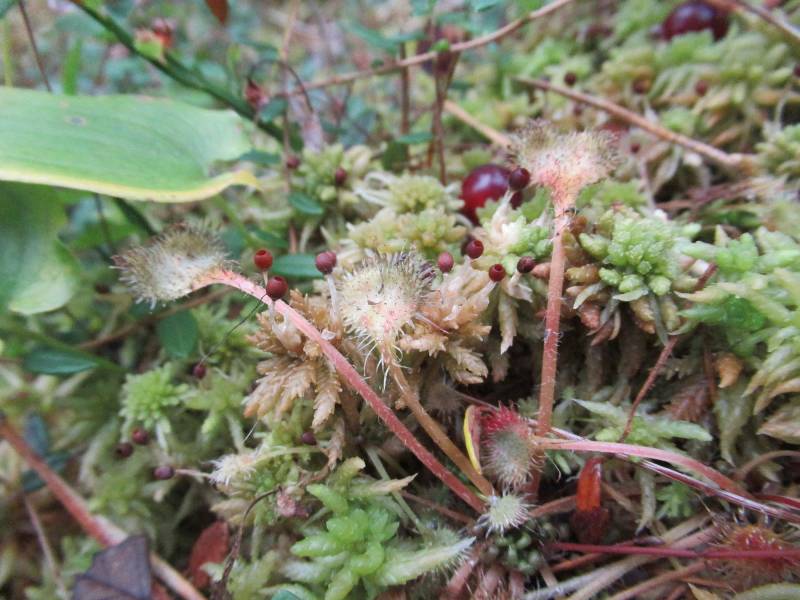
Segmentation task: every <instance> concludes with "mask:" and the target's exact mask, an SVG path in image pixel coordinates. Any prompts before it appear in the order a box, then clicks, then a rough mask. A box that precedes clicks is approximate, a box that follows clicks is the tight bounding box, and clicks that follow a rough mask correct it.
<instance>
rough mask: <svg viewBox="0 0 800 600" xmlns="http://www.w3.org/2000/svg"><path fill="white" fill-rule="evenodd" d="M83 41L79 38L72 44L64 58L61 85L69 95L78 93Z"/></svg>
mask: <svg viewBox="0 0 800 600" xmlns="http://www.w3.org/2000/svg"><path fill="white" fill-rule="evenodd" d="M82 52H83V42H82V41H81V40H78V41H77V42H75V43H74V44H73V45H72V48H70V49H69V52H67V56H66V58H65V59H64V70H63V71H62V72H61V86H62V87H63V88H64V93H65V94H66V95H67V96H74V95H75V94H77V93H78V76H79V75H80V72H81V53H82Z"/></svg>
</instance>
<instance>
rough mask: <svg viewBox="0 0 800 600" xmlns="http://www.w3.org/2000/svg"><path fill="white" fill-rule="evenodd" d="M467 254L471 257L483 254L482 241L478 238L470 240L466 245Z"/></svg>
mask: <svg viewBox="0 0 800 600" xmlns="http://www.w3.org/2000/svg"><path fill="white" fill-rule="evenodd" d="M466 252H467V256H469V257H470V258H471V259H473V260H474V259H476V258H480V257H481V254H483V242H482V241H480V240H470V241H469V242H468V243H467V247H466Z"/></svg>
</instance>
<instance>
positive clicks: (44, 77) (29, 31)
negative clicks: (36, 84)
mask: <svg viewBox="0 0 800 600" xmlns="http://www.w3.org/2000/svg"><path fill="white" fill-rule="evenodd" d="M19 12H20V13H21V14H22V21H23V23H24V24H25V32H26V33H27V34H28V40H29V41H30V43H31V49H32V50H33V56H34V57H35V58H36V66H37V67H39V74H40V75H41V76H42V81H44V87H46V88H47V91H48V92H52V91H53V88H52V87H51V86H50V80H49V79H48V78H47V71H45V68H44V61H42V55H41V54H39V48H38V46H37V45H36V36H35V35H33V27H32V26H31V19H30V17H29V16H28V9H27V8H26V7H25V0H19Z"/></svg>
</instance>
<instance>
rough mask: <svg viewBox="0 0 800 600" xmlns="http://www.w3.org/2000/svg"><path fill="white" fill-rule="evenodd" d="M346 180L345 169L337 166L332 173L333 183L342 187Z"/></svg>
mask: <svg viewBox="0 0 800 600" xmlns="http://www.w3.org/2000/svg"><path fill="white" fill-rule="evenodd" d="M346 181H347V171H345V170H344V169H343V168H342V167H339V168H337V169H336V172H335V173H334V174H333V184H334V185H335V186H336V187H342V186H343V185H344V184H345V182H346Z"/></svg>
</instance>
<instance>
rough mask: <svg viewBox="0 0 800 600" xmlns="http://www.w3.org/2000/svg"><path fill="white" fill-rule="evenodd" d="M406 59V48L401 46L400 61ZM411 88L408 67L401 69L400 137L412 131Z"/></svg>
mask: <svg viewBox="0 0 800 600" xmlns="http://www.w3.org/2000/svg"><path fill="white" fill-rule="evenodd" d="M405 58H406V46H405V44H400V60H405ZM410 87H411V77H410V75H409V72H408V67H404V68H402V69H400V135H407V134H408V132H409V129H410V123H409V113H410V112H411V101H410V94H409V88H410Z"/></svg>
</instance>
